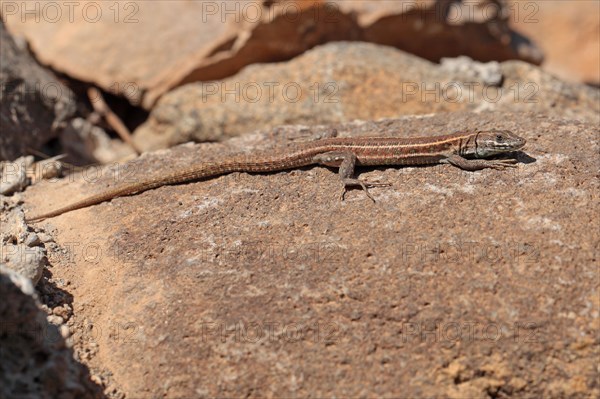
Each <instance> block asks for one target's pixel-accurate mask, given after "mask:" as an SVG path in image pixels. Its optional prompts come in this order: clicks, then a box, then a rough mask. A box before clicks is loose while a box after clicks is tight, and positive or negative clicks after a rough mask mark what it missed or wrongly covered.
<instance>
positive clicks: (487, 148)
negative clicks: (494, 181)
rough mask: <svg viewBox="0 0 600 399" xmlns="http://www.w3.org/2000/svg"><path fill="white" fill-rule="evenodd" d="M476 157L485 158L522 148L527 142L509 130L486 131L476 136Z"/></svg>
mask: <svg viewBox="0 0 600 399" xmlns="http://www.w3.org/2000/svg"><path fill="white" fill-rule="evenodd" d="M475 140H476V146H475V156H476V157H478V158H485V157H489V156H492V155H496V154H502V153H504V152H511V151H516V150H518V149H520V148H522V147H523V146H524V145H525V143H526V141H525V139H524V138H522V137H519V136H517V135H516V134H514V133H512V132H511V131H509V130H486V131H482V132H479V133H477V135H476V138H475Z"/></svg>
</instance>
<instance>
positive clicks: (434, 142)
mask: <svg viewBox="0 0 600 399" xmlns="http://www.w3.org/2000/svg"><path fill="white" fill-rule="evenodd" d="M335 135H336V132H335V131H331V132H330V136H331V137H327V138H323V139H321V140H316V141H312V142H307V143H302V144H299V145H296V146H294V147H291V148H286V149H285V150H280V151H278V152H271V153H266V154H257V155H253V156H236V157H231V158H229V159H225V160H223V161H221V162H204V163H199V164H197V165H192V166H188V167H186V168H182V169H180V170H178V171H175V172H172V173H169V174H165V175H163V176H159V177H156V178H152V179H148V180H144V181H140V182H138V183H133V184H125V185H123V186H120V187H115V188H113V189H110V190H107V191H105V192H102V193H99V194H96V195H93V196H91V197H88V198H85V199H83V200H81V201H77V202H74V203H72V204H69V205H67V206H65V207H62V208H59V209H56V210H53V211H50V212H47V213H42V214H40V215H36V216H32V217H28V218H27V219H26V220H27V221H28V222H32V221H37V220H41V219H45V218H49V217H54V216H58V215H60V214H63V213H65V212H70V211H73V210H76V209H80V208H85V207H88V206H91V205H95V204H99V203H101V202H104V201H108V200H111V199H113V198H116V197H121V196H125V195H132V194H138V193H141V192H143V191H146V190H151V189H153V188H157V187H160V186H165V185H170V184H179V183H185V182H189V181H193V180H198V179H205V178H209V177H214V176H219V175H223V174H227V173H232V172H250V173H267V172H276V171H281V170H288V169H294V168H299V167H303V166H308V165H325V166H330V167H336V168H339V175H340V177H341V179H342V183H343V190H342V195H341V199H342V200H343V199H344V194H345V192H346V189H347V187H349V186H359V187H361V188H362V189H363V190H364V191H365V193H366V195H367V196H368V197H369V198H370V199H371V200H373V201H374V199H373V197H372V196H371V194H370V193H369V190H368V187H376V186H389V185H390V184H388V183H370V182H365V181H363V180H360V179H357V178H354V168H355V167H356V166H363V165H366V166H368V165H379V166H381V165H428V164H437V163H449V164H452V165H454V166H456V167H459V168H461V169H464V170H469V171H474V170H479V169H485V168H494V169H502V168H505V167H514V166H515V163H516V160H515V159H499V160H486V159H482V158H487V157H490V156H493V155H497V154H501V153H507V152H511V151H516V150H518V149H520V148H522V147H523V146H524V145H525V139H523V138H521V137H519V136H517V135H516V134H514V133H512V132H510V131H507V130H488V131H477V132H462V133H453V134H448V135H444V136H435V137H408V138H396V137H360V138H342V137H333V136H335Z"/></svg>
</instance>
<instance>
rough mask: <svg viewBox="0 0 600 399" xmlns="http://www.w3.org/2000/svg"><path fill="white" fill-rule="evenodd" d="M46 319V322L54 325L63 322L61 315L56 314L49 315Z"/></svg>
mask: <svg viewBox="0 0 600 399" xmlns="http://www.w3.org/2000/svg"><path fill="white" fill-rule="evenodd" d="M46 319H47V320H48V323H50V324H54V325H55V326H59V325H61V324H62V323H63V322H64V319H63V318H62V317H60V316H56V315H50V316H48V317H46Z"/></svg>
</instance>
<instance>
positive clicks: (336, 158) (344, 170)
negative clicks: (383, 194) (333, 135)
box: [313, 151, 391, 202]
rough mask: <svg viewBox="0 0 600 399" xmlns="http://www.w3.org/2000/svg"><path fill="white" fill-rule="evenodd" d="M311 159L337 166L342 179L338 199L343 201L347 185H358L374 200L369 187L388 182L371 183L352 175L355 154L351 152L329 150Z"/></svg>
mask: <svg viewBox="0 0 600 399" xmlns="http://www.w3.org/2000/svg"><path fill="white" fill-rule="evenodd" d="M313 160H314V161H315V162H316V163H318V164H320V165H325V166H331V167H335V168H339V170H338V174H339V176H340V178H341V179H342V183H343V185H344V186H343V187H342V194H341V195H340V199H341V200H342V201H343V200H344V197H345V195H346V191H348V187H351V186H352V187H355V186H359V187H361V188H362V189H363V191H364V192H365V194H366V195H367V197H369V198H370V199H371V201H373V202H375V198H373V196H372V195H371V193H369V189H368V188H369V187H387V186H391V184H390V183H371V182H366V181H363V180H360V179H357V178H355V177H354V168H355V167H356V155H355V154H354V153H352V152H342V151H331V152H325V153H322V154H319V155H316V156H315V157H314V158H313Z"/></svg>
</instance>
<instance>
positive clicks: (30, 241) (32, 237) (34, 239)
mask: <svg viewBox="0 0 600 399" xmlns="http://www.w3.org/2000/svg"><path fill="white" fill-rule="evenodd" d="M41 243H42V241H40V237H38V235H37V234H35V233H29V234H28V235H27V238H26V239H25V245H27V246H28V247H35V246H38V245H40V244H41Z"/></svg>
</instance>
